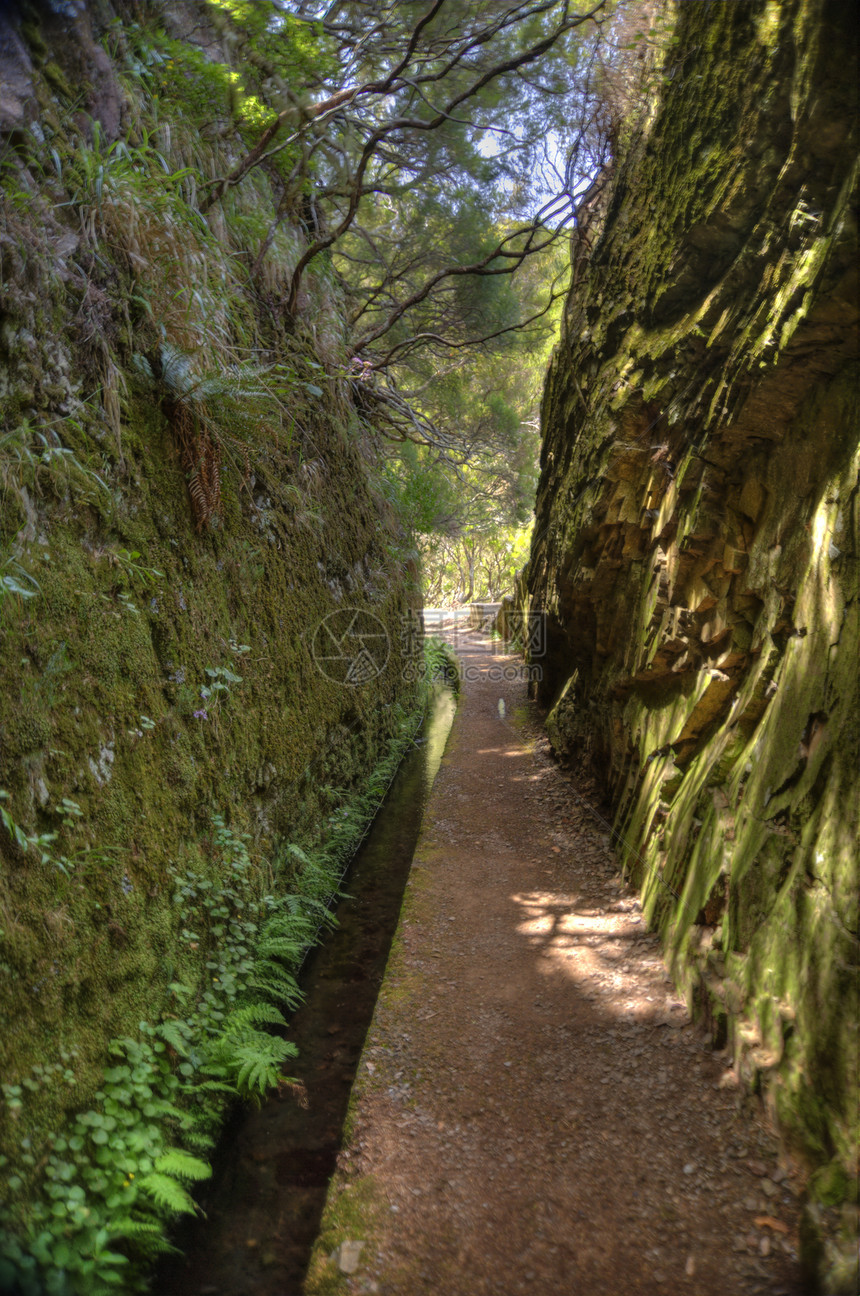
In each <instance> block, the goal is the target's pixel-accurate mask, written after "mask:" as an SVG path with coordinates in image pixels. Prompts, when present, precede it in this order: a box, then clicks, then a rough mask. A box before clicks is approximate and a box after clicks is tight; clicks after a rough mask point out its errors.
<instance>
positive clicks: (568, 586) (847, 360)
mask: <svg viewBox="0 0 860 1296" xmlns="http://www.w3.org/2000/svg"><path fill="white" fill-rule="evenodd" d="M852 27H853V22H852V19H851V16H850V14H849V11H848V7H847V6H845V5H843V4H839V3H827V2H824V0H811V2H810V3H805V4H801V3H792V0H781V2H777V0H770V2H769V3H763V2H751V3H744V4H683V5H680V6H679V7H678V17H677V26H676V30H675V36H674V40H673V42H672V45H671V47H670V48H669V50H668V53H667V61H666V66H665V68H664V75H662V76H661V77H660V78H659V79H658V78H656V77H655V80H654V84H653V85H651V86H650V87H646V88H645V93H646V94H647V95H648V96H649V97H650V99H651V101H652V112H651V115H650V125H649V126H648V127H647V129H645V130H643V132H642V133H641V135H640V136H639V137H638V138H636V139H634V140H632V141H630V142H629V145H628V146H627V149H626V152H625V155H624V156H623V157H622V159H621V160H620V162H619V165H618V169H617V171H616V174H615V176H614V178H613V180H612V182H611V186H610V191H609V196H608V207H607V209H606V212H605V216H604V219H603V223H602V228H601V229H600V230H599V231H598V232H597V233H596V234H594V233H592V234H591V235H589V236H588V237H587V238H582V239H579V240H577V241H575V243H574V249H573V250H574V287H573V290H572V292H571V296H570V300H569V303H568V308H567V313H566V320H565V332H564V339H563V342H562V344H561V345H560V346H559V348H558V349H557V352H556V354H555V356H554V359H553V361H552V364H551V367H550V371H549V375H548V380H547V386H546V392H545V399H544V406H543V453H542V473H541V479H540V485H539V491H538V501H537V524H536V529H535V537H534V543H533V547H532V553H531V558H530V562H529V566H528V573H527V583H528V591H529V595H528V597H529V599H530V605H531V608H532V610H540V611H542V612H544V613H545V615H546V618H547V640H548V643H547V656H546V658H545V661H544V680H543V684H542V686H541V690H542V698H543V700H544V702H545V703H546V704H547V706H548V707H550V708H551V710H550V714H549V720H548V723H549V731H550V734H551V737H552V741H553V743H554V745H555V747H556V749H557V751H558V752H559V753H560V754H562V755H564V756H565V757H567V758H569V759H570V760H572V761H576V762H579V763H581V764H583V765H584V766H587V767H589V768H590V769H597V770H598V771H599V772H600V774H601V775H602V777H603V778H604V780H605V781H606V783H607V785H608V788H609V792H610V795H611V797H612V800H613V802H614V805H615V808H616V827H617V830H618V833H619V834H620V837H621V839H623V847H622V848H621V849H622V854H623V859H624V864H625V867H626V869H627V871H628V873H629V874H631V875H632V877H633V878H634V879H635V880H636V881H637V883H638V884H639V885H640V886H641V888H642V891H643V894H644V896H645V899H646V905H647V913H648V916H649V919H650V921H651V923H652V924H653V925H655V926H656V927H658V928H659V929H660V931H661V933H662V935H663V938H664V941H665V945H666V948H667V951H668V953H669V956H670V958H671V961H672V965H673V967H674V969H675V972H676V974H677V976H678V978H679V980H680V982H681V983H683V984H684V985H685V986H686V987H687V990H688V992H689V996H690V999H691V1001H692V1002H694V1003H695V1004H696V1005H697V1008H698V1011H699V1012H700V1013H702V1014H704V1015H705V1016H706V1017H707V1018H708V1019H709V1020H710V1021H711V1023H712V1025H713V1030H714V1034H715V1037H716V1039H717V1040H718V1042H719V1043H720V1044H723V1043H726V1042H728V1043H729V1044H730V1045H731V1046H732V1048H733V1050H734V1056H735V1059H736V1064H737V1066H738V1068H739V1070H740V1072H741V1074H742V1076H743V1078H744V1080H745V1081H746V1082H747V1083H748V1084H749V1085H750V1086H752V1087H753V1088H755V1089H758V1090H759V1091H760V1092H761V1093H762V1094H763V1095H764V1096H765V1097H766V1099H767V1101H768V1103H769V1104H770V1106H771V1107H772V1109H773V1111H774V1112H775V1114H776V1117H777V1119H778V1121H779V1123H780V1125H781V1128H782V1129H783V1131H784V1132H785V1134H786V1136H787V1138H789V1139H790V1141H791V1142H792V1144H793V1146H794V1147H795V1148H799V1149H802V1151H803V1152H804V1154H805V1156H806V1157H807V1158H808V1163H809V1165H810V1167H811V1168H814V1169H815V1173H814V1175H813V1177H812V1179H811V1181H810V1185H809V1207H808V1209H807V1216H806V1226H807V1234H806V1247H807V1255H806V1262H807V1269H808V1271H809V1273H810V1274H811V1275H812V1274H816V1273H817V1274H821V1273H828V1274H829V1277H827V1278H826V1279H823V1280H822V1281H824V1282H825V1286H826V1288H827V1289H828V1290H833V1291H843V1290H844V1291H849V1290H851V1291H853V1290H855V1288H854V1286H853V1282H854V1279H853V1278H852V1277H851V1274H853V1273H854V1272H856V1270H855V1266H856V1234H857V1216H856V1150H857V1110H858V1108H857V1102H858V1090H857V1025H858V912H857V901H858V867H857V861H858V805H859V804H860V797H858V792H860V723H859V722H860V716H858V690H857V661H858V632H860V601H858V589H860V566H858V560H860V550H858V417H857V415H858V411H857V376H858V369H857V358H858V331H857V320H858V300H857V225H856V215H857V163H858V154H857V134H856V131H857V112H856V108H857V104H856V97H855V96H856V84H857V66H856V39H855V35H854V32H853V30H852ZM828 1210H829V1211H830V1212H831V1215H830V1217H829V1219H828V1220H825V1215H826V1214H827V1211H828ZM839 1211H841V1212H842V1215H841V1216H840V1217H839V1218H840V1219H841V1224H840V1223H839V1219H837V1215H838V1214H839ZM824 1225H826V1227H825V1228H824V1231H825V1232H826V1231H827V1228H831V1230H832V1229H833V1228H835V1229H836V1231H837V1232H838V1231H839V1228H841V1229H842V1233H843V1242H844V1239H846V1238H847V1239H853V1240H852V1241H851V1242H850V1243H846V1245H847V1248H848V1249H847V1251H845V1249H844V1246H843V1244H842V1243H838V1242H833V1241H832V1240H831V1241H829V1242H827V1243H826V1244H825V1243H824V1242H822V1240H821V1228H820V1226H822V1227H823V1226H824ZM825 1245H826V1248H827V1255H826V1256H823V1255H822V1248H823V1247H825ZM840 1249H842V1251H843V1252H844V1254H843V1255H842V1258H841V1259H840V1258H838V1253H839V1252H840ZM852 1254H853V1260H852V1259H851V1256H852ZM846 1257H847V1258H846ZM814 1281H817V1280H816V1279H814V1278H812V1277H810V1282H811V1283H812V1282H814Z"/></svg>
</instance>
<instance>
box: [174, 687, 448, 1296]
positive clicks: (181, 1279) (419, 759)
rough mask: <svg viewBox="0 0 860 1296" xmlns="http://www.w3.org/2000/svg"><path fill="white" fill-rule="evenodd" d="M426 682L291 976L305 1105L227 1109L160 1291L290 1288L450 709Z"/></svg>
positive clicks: (274, 1295) (275, 1292)
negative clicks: (403, 745) (317, 930)
mask: <svg viewBox="0 0 860 1296" xmlns="http://www.w3.org/2000/svg"><path fill="white" fill-rule="evenodd" d="M455 708H456V701H455V698H454V695H453V693H452V692H451V690H450V689H447V688H441V687H437V688H436V689H435V690H434V696H433V700H432V702H431V705H430V707H429V710H428V715H427V719H426V721H425V724H424V728H423V730H422V734H421V738H420V739H419V740H418V741H417V743H416V745H415V747H414V748H413V750H412V751H410V752H409V753H408V754H407V756H406V758H405V759H404V761H403V763H402V765H401V767H400V769H399V771H398V773H397V775H396V776H395V778H394V780H393V782H392V784H391V787H390V788H389V790H388V794H387V796H386V798H385V801H384V802H383V805H382V807H381V808H380V810H379V812H378V814H377V816H376V818H375V819H374V821H373V825H372V827H371V829H370V832H369V833H368V835H367V837H366V839H365V841H364V843H363V845H362V846H361V848H360V849H359V851H358V853H357V854H356V856H355V857H354V859H353V861H352V863H351V864H350V867H349V869H348V871H347V874H346V877H345V878H344V882H343V886H344V889H345V890H346V891H347V892H348V898H347V899H344V900H342V901H341V902H340V904H339V906H338V908H337V911H336V917H337V925H336V927H335V928H334V929H333V931H332V932H331V933H330V934H329V935H328V937H327V938H326V940H325V942H324V944H322V945H320V946H319V947H317V948H316V949H314V950H313V951H312V952H311V954H310V956H309V957H308V959H307V962H306V963H305V967H304V969H303V972H302V976H301V983H302V988H303V990H304V993H305V1000H304V1003H303V1004H302V1006H301V1008H300V1009H299V1010H298V1012H296V1014H295V1015H294V1017H293V1019H292V1021H291V1023H290V1032H289V1034H290V1038H291V1039H292V1040H293V1041H294V1042H295V1044H296V1045H297V1046H298V1049H299V1057H298V1058H297V1059H295V1061H294V1062H293V1063H291V1065H290V1071H291V1074H292V1075H293V1076H295V1077H296V1079H297V1080H298V1081H299V1083H300V1085H301V1086H302V1089H303V1095H304V1102H305V1103H306V1106H303V1105H302V1103H301V1102H299V1101H297V1098H296V1094H295V1092H294V1091H285V1092H284V1094H283V1096H282V1097H275V1098H272V1099H270V1100H268V1101H267V1102H265V1103H264V1104H263V1106H262V1107H261V1108H260V1109H259V1110H253V1109H247V1108H244V1109H242V1110H241V1111H238V1112H237V1113H236V1115H235V1116H234V1118H233V1120H232V1122H231V1124H230V1125H228V1127H227V1129H226V1130H225V1132H224V1135H223V1137H222V1140H221V1143H220V1144H219V1147H218V1151H217V1153H216V1155H215V1159H214V1175H213V1178H212V1179H211V1180H210V1181H209V1182H208V1183H207V1184H205V1185H203V1188H202V1191H201V1192H200V1193H199V1195H198V1196H199V1201H200V1205H201V1207H202V1209H203V1211H204V1212H205V1217H201V1218H197V1219H195V1220H193V1221H191V1222H190V1223H189V1224H188V1225H186V1227H185V1228H184V1230H182V1232H181V1233H180V1235H179V1236H178V1238H177V1243H178V1245H179V1246H180V1247H181V1248H182V1251H183V1253H184V1254H183V1255H182V1256H181V1257H172V1258H171V1259H170V1260H169V1261H167V1262H165V1263H164V1264H163V1265H162V1266H161V1267H160V1269H159V1271H158V1273H157V1274H156V1276H155V1278H154V1280H153V1283H152V1291H153V1293H155V1294H157V1296H300V1293H301V1288H302V1281H303V1278H304V1275H305V1271H306V1269H307V1265H308V1262H309V1259H310V1251H311V1247H312V1246H313V1243H314V1240H315V1239H316V1236H317V1233H318V1230H319V1222H320V1217H321V1214H322V1209H323V1205H324V1202H325V1195H326V1188H327V1185H328V1181H329V1178H330V1177H331V1174H332V1172H333V1170H334V1166H335V1161H336V1158H337V1154H338V1151H339V1149H340V1145H341V1131H342V1129H343V1123H344V1118H345V1116H346V1110H347V1105H348V1103H349V1095H350V1091H351V1088H352V1083H353V1080H354V1078H355V1073H356V1068H357V1066H358V1062H359V1058H360V1056H361V1050H362V1046H363V1044H364V1038H365V1035H366V1033H367V1029H368V1026H369V1025H370V1021H371V1018H372V1016H373V1010H374V1007H375V1004H376V998H377V995H378V992H379V987H380V985H381V983H382V978H383V976H384V973H385V965H386V962H387V959H388V953H389V949H390V947H391V940H392V937H393V935H394V931H395V928H396V926H397V919H398V915H399V913H400V907H401V904H402V900H403V891H404V888H405V886H406V881H407V878H408V876H409V869H410V866H411V863H412V856H413V854H414V851H415V845H416V842H417V840H418V833H419V830H420V827H421V819H422V814H423V810H424V805H425V802H426V799H427V795H428V793H429V790H430V788H431V786H432V784H433V780H434V778H435V777H436V772H437V770H438V768H439V762H440V761H441V759H442V753H443V751H444V748H445V742H446V740H447V737H448V732H449V730H450V727H451V722H452V720H453V718H454V711H455Z"/></svg>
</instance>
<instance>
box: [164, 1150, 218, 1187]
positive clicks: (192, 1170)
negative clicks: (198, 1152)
mask: <svg viewBox="0 0 860 1296" xmlns="http://www.w3.org/2000/svg"><path fill="white" fill-rule="evenodd" d="M155 1169H156V1171H157V1172H158V1173H159V1174H166V1175H172V1176H173V1178H174V1179H195V1180H197V1179H209V1178H211V1176H212V1167H211V1166H210V1165H208V1164H207V1162H206V1161H201V1160H200V1159H199V1157H195V1156H192V1155H191V1153H190V1152H184V1151H183V1150H182V1148H166V1149H165V1151H164V1152H162V1154H161V1156H160V1157H159V1158H158V1160H157V1161H156V1162H155Z"/></svg>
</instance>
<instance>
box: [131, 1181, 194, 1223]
mask: <svg viewBox="0 0 860 1296" xmlns="http://www.w3.org/2000/svg"><path fill="white" fill-rule="evenodd" d="M137 1189H138V1191H139V1192H143V1193H146V1194H147V1196H148V1197H151V1198H152V1200H153V1201H154V1202H155V1204H156V1206H159V1207H161V1209H162V1210H166V1211H173V1212H175V1213H177V1214H185V1215H193V1214H194V1212H195V1210H196V1207H195V1205H194V1202H193V1201H192V1200H191V1198H190V1197H189V1195H188V1193H187V1192H186V1191H185V1189H184V1188H183V1187H182V1184H179V1183H177V1182H176V1180H175V1179H171V1178H170V1175H166V1174H159V1173H158V1171H156V1170H153V1171H152V1172H151V1173H150V1174H146V1175H143V1176H142V1177H141V1178H140V1179H138V1181H137Z"/></svg>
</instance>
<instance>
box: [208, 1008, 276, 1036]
mask: <svg viewBox="0 0 860 1296" xmlns="http://www.w3.org/2000/svg"><path fill="white" fill-rule="evenodd" d="M286 1024H287V1023H286V1019H285V1018H284V1015H283V1013H282V1012H280V1011H279V1010H278V1009H277V1008H276V1007H275V1006H274V1004H267V1003H259V1002H257V1003H252V1004H245V1005H244V1006H243V1007H242V1008H237V1009H235V1011H234V1012H231V1013H230V1016H229V1017H228V1018H227V1020H226V1022H225V1023H224V1032H225V1033H226V1032H228V1031H229V1032H231V1033H232V1032H233V1031H240V1030H244V1028H245V1027H246V1026H286Z"/></svg>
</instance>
